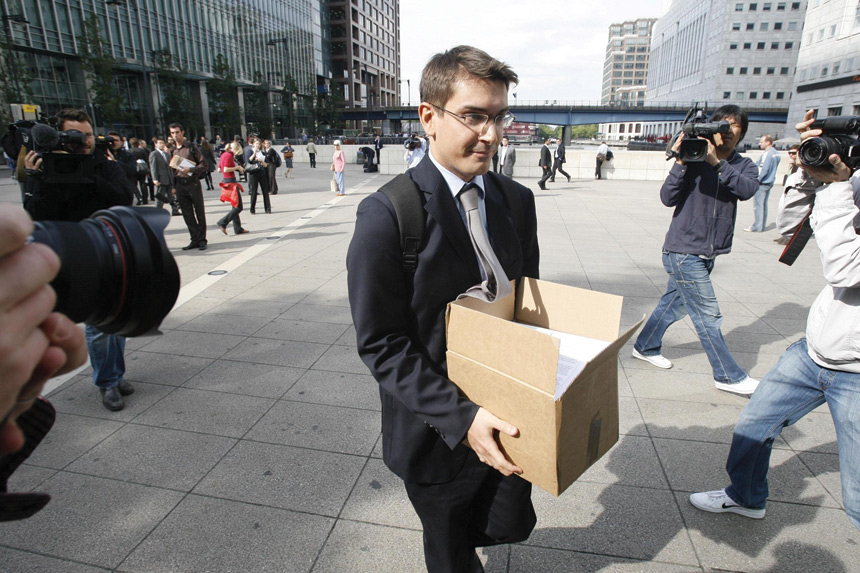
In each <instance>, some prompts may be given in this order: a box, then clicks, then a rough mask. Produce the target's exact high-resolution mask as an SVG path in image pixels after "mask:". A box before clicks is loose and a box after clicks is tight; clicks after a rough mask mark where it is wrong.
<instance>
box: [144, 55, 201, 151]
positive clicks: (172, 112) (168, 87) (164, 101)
mask: <svg viewBox="0 0 860 573" xmlns="http://www.w3.org/2000/svg"><path fill="white" fill-rule="evenodd" d="M154 67H155V72H156V75H157V76H158V87H159V88H160V90H161V102H160V105H159V112H160V115H161V117H162V118H163V120H164V123H165V128H166V126H167V125H170V124H171V123H174V122H175V123H181V124H182V126H183V127H184V128H185V135H186V136H187V137H191V134H199V133H201V132H202V131H203V120H202V118H201V117H200V114H199V113H198V110H197V109H196V107H195V105H194V99H193V97H192V95H191V91H190V89H189V85H188V81H187V80H186V79H185V74H184V73H183V71H182V70H181V69H180V68H179V66H178V65H177V64H176V63H175V62H174V60H173V56H171V55H170V54H169V53H167V52H159V53H157V54H156V55H155V61H154Z"/></svg>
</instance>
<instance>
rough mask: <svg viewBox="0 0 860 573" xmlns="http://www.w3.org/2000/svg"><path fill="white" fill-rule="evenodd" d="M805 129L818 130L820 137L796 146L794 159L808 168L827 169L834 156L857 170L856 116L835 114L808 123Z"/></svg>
mask: <svg viewBox="0 0 860 573" xmlns="http://www.w3.org/2000/svg"><path fill="white" fill-rule="evenodd" d="M809 129H820V130H821V132H822V133H821V135H819V136H818V137H810V138H809V139H807V140H805V141H804V142H803V143H801V144H800V149H799V150H798V153H797V155H798V157H799V158H800V162H801V163H803V164H804V165H808V166H809V167H829V166H830V160H829V157H830V156H831V155H833V154H834V153H835V154H836V155H838V156H839V158H840V159H841V160H842V162H843V163H845V164H846V165H847V166H848V167H850V168H852V169H856V168H857V167H860V139H858V135H860V117H858V116H852V115H838V116H833V117H825V118H824V119H817V120H815V121H813V122H812V125H810V126H809Z"/></svg>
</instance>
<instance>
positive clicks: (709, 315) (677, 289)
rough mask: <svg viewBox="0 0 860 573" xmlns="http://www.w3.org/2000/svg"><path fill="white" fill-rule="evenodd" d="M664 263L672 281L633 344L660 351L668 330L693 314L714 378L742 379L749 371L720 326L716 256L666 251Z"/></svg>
mask: <svg viewBox="0 0 860 573" xmlns="http://www.w3.org/2000/svg"><path fill="white" fill-rule="evenodd" d="M663 267H664V268H665V269H666V272H667V273H669V284H668V285H667V286H666V292H665V293H664V294H663V296H662V298H660V302H658V303H657V308H655V309H654V311H653V312H652V313H651V316H650V317H649V318H648V322H646V323H645V326H644V328H642V332H640V333H639V337H638V338H637V339H636V343H635V344H634V345H633V347H634V348H635V349H636V350H637V351H638V352H639V353H640V354H642V355H644V356H654V355H657V354H660V348H661V347H662V345H663V335H664V334H665V333H666V330H667V329H668V328H669V327H670V326H671V325H672V324H674V323H675V322H677V321H679V320H681V319H682V318H684V317H685V316H686V315H687V314H689V315H690V319H691V320H692V321H693V325H694V326H695V327H696V334H697V335H698V336H699V341H701V343H702V347H703V348H704V349H705V354H707V355H708V361H710V363H711V368H712V369H713V371H714V380H716V381H717V382H725V383H728V384H735V383H737V382H741V381H742V380H743V379H744V378H746V377H747V373H746V372H745V371H744V369H743V368H741V367H740V366H739V365H738V363H737V362H735V359H734V357H732V353H731V352H729V348H728V346H727V345H726V341H725V339H724V338H723V333H722V331H721V330H720V325H721V324H722V322H723V315H722V314H721V313H720V305H719V303H718V302H717V295H716V294H715V293H714V285H712V284H711V276H710V275H711V270H713V268H714V259H703V258H701V257H699V256H697V255H687V254H683V253H672V252H668V251H666V252H664V253H663Z"/></svg>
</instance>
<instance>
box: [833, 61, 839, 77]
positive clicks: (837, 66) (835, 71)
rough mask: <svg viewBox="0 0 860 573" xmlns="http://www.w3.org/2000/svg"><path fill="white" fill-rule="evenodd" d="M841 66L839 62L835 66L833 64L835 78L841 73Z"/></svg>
mask: <svg viewBox="0 0 860 573" xmlns="http://www.w3.org/2000/svg"><path fill="white" fill-rule="evenodd" d="M839 66H840V64H839V62H836V63H835V64H833V75H834V76H835V75H836V74H838V73H839Z"/></svg>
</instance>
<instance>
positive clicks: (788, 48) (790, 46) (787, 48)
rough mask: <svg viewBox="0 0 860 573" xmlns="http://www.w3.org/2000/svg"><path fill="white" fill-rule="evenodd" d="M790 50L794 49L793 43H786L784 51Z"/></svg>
mask: <svg viewBox="0 0 860 573" xmlns="http://www.w3.org/2000/svg"><path fill="white" fill-rule="evenodd" d="M792 48H794V42H786V43H785V49H786V50H790V49H792Z"/></svg>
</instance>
